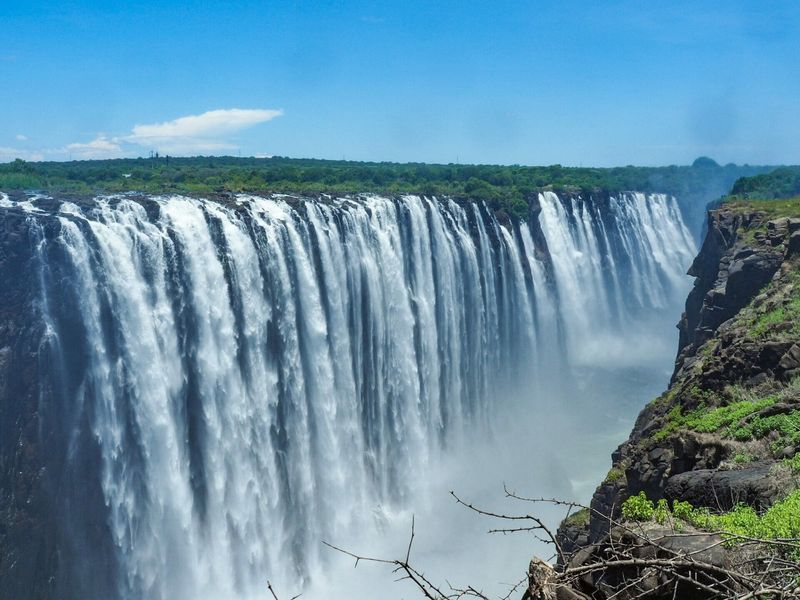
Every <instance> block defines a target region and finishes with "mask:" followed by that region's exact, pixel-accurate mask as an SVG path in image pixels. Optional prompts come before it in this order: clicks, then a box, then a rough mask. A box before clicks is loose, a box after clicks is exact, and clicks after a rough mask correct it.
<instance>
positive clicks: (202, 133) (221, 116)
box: [120, 108, 283, 153]
mask: <svg viewBox="0 0 800 600" xmlns="http://www.w3.org/2000/svg"><path fill="white" fill-rule="evenodd" d="M281 115H283V111H282V110H276V109H243V108H229V109H220V110H210V111H208V112H204V113H202V114H200V115H189V116H186V117H180V118H178V119H175V120H173V121H165V122H163V123H153V124H151V125H136V126H135V127H134V128H133V130H132V132H131V134H130V135H128V136H124V137H122V138H120V139H121V140H123V141H124V142H127V143H129V144H135V145H137V146H146V147H150V148H155V149H158V150H159V151H160V152H173V153H192V152H194V153H197V152H215V151H219V150H230V149H233V148H236V146H235V145H233V144H231V143H230V142H229V141H227V140H225V139H224V138H226V137H227V136H230V135H232V134H234V133H237V132H239V131H243V130H244V129H248V128H250V127H253V126H254V125H258V124H260V123H265V122H267V121H271V120H272V119H274V118H276V117H280V116H281Z"/></svg>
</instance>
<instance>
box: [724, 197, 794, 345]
mask: <svg viewBox="0 0 800 600" xmlns="http://www.w3.org/2000/svg"><path fill="white" fill-rule="evenodd" d="M799 208H800V207H799ZM797 214H800V212H798V213H797ZM795 267H796V268H794V269H793V270H791V271H789V272H788V273H787V274H786V275H785V276H784V277H783V278H781V279H780V280H776V281H775V280H774V281H771V282H770V283H768V284H767V286H766V287H765V288H764V291H765V292H767V293H768V294H769V295H770V297H771V301H770V302H765V303H762V304H756V303H755V302H754V303H751V304H750V305H749V306H747V307H746V308H744V309H742V311H741V312H740V313H739V315H738V316H737V322H738V325H741V326H743V327H746V328H747V332H746V336H747V337H748V338H751V339H764V338H773V339H776V338H786V337H793V338H796V337H799V336H800V265H795ZM779 286H780V288H779Z"/></svg>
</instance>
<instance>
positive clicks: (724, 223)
mask: <svg viewBox="0 0 800 600" xmlns="http://www.w3.org/2000/svg"><path fill="white" fill-rule="evenodd" d="M689 274H690V275H693V276H694V277H695V278H696V280H695V284H694V289H693V290H692V291H691V293H690V294H689V297H688V299H687V302H686V312H685V313H684V315H683V317H682V319H681V322H680V324H679V329H680V342H679V351H678V356H677V360H676V364H675V371H674V375H673V377H672V381H671V384H670V386H669V389H668V390H667V391H666V392H665V393H664V394H662V395H661V396H660V397H658V398H656V399H655V400H653V401H652V402H651V403H650V404H649V405H648V406H647V407H645V409H644V410H643V411H642V412H641V414H640V415H639V417H638V419H637V421H636V424H635V426H634V429H633V432H632V433H631V436H630V438H629V439H628V440H627V441H626V442H624V443H623V444H622V445H621V446H620V447H619V448H618V449H617V450H616V451H615V452H614V453H613V455H612V462H613V464H612V468H611V470H610V471H609V473H608V475H607V477H606V479H605V480H604V481H603V482H602V483H601V484H600V486H599V487H598V488H597V490H596V492H595V494H594V496H593V498H592V501H591V505H590V508H589V510H584V511H582V512H581V513H578V514H576V515H574V516H573V517H571V518H569V519H567V520H566V521H565V522H564V523H562V525H561V527H560V528H559V531H558V535H557V536H556V537H557V539H558V541H559V544H560V546H561V549H562V551H563V552H562V554H563V556H562V558H561V560H560V564H559V565H558V568H557V569H556V571H555V572H559V571H560V572H561V573H562V575H561V576H560V578H559V579H558V581H561V582H562V583H560V584H559V585H557V586H538V588H537V586H535V585H533V584H532V586H531V589H530V590H529V591H528V592H527V594H526V597H527V598H598V599H611V598H619V599H624V598H665V599H667V598H718V597H720V598H721V597H757V596H764V594H766V592H764V593H756V594H755V595H753V596H747V595H746V594H748V593H753V591H754V590H755V589H756V588H755V587H754V585H755V584H753V582H754V581H755V580H754V578H753V577H752V576H751V575H752V574H753V573H756V574H757V573H763V572H766V571H769V570H770V569H771V568H772V567H770V568H767V567H765V563H764V562H763V559H764V556H767V557H769V556H772V557H774V560H777V561H780V560H785V559H786V556H784V555H785V554H786V553H787V552H789V554H790V556H789V558H790V559H791V560H788V562H787V564H794V568H795V569H796V568H797V564H798V563H797V557H798V556H800V552H798V550H797V549H796V548H792V547H789V546H786V547H784V548H781V547H780V546H776V545H768V546H765V545H764V544H756V543H755V542H753V543H752V544H750V545H748V544H742V543H737V542H739V541H741V539H742V538H743V537H746V535H745V534H747V533H748V532H749V529H748V527H751V526H752V527H756V525H758V527H760V529H759V528H758V527H756V529H757V532H758V533H759V535H758V538H759V539H764V537H765V536H771V537H770V538H769V539H772V538H775V537H779V538H784V537H785V538H791V537H794V538H796V537H798V535H800V533H798V532H800V510H797V506H800V496H798V493H795V490H797V489H798V487H800V485H799V484H800V201H799V200H794V201H786V202H780V203H777V202H776V203H773V202H760V203H757V202H751V203H742V202H738V203H737V202H731V203H728V204H724V205H723V206H722V207H721V208H720V209H718V210H714V211H712V212H710V213H709V224H708V232H707V235H706V238H705V241H704V243H703V246H702V248H701V250H700V253H699V254H698V256H697V258H696V259H695V261H694V263H693V265H692V267H691V269H690V271H689ZM795 496H797V498H795ZM789 502H793V503H797V506H795V504H792V505H791V506H790V505H789V504H788V503H789ZM771 507H774V508H775V510H774V511H772V512H773V513H777V512H778V511H782V512H781V515H782V517H781V518H784V519H786V520H787V522H786V523H784V522H781V524H780V526H779V527H778V530H777V533H776V531H773V530H770V529H769V528H768V527H767V525H766V521H765V519H767V518H772V517H770V516H769V513H768V515H767V516H765V512H768V511H769V510H770V509H771ZM777 518H778V517H777V516H776V517H775V519H777ZM776 522H777V521H776ZM775 527H777V526H773V529H774V528H775ZM781 528H783V529H781ZM734 534H737V535H739V536H741V537H739V538H737V537H736V536H735V535H734ZM754 547H758V548H760V549H761V554H757V553H756V552H755V550H754V549H753V548H754ZM621 549H624V550H621ZM748 552H749V554H747V553H748ZM792 553H794V554H792ZM612 557H613V560H612ZM620 557H622V558H623V559H624V560H623V563H619V559H620ZM792 557H793V558H792ZM701 558H703V559H704V563H703V564H704V565H705V567H704V568H703V569H697V568H695V567H693V566H692V565H693V564H696V563H697V562H698V561H699V560H700V559H701ZM637 561H638V562H637ZM659 561H660V562H659ZM645 563H646V564H645ZM770 564H772V563H770ZM659 565H661V566H659ZM667 565H670V566H669V567H667ZM540 567H541V565H540V564H539V563H537V562H536V561H534V563H532V564H531V573H534V572H536V573H538V572H539V571H538V570H539V569H540ZM787 568H789V567H787ZM709 569H710V570H709ZM555 572H554V573H555ZM770 572H772V571H770ZM564 573H573V574H574V576H571V577H564V576H563V574H564ZM797 575H800V570H798V571H797V572H796V573H794V574H793V576H794V577H795V578H796V577H797ZM531 577H532V579H531V581H533V580H534V579H535V578H534V576H533V575H531ZM740 577H741V578H740ZM770 578H771V579H775V578H777V575H776V577H772V575H770ZM770 578H767V576H766V575H764V579H763V581H766V580H767V579H770ZM771 579H770V580H771ZM553 581H555V579H553ZM751 584H753V585H751ZM759 585H761V588H764V589H767V588H766V587H765V585H766V584H764V583H763V582H762V583H761V584H759ZM794 585H796V584H794ZM789 586H790V587H789V588H787V591H785V592H781V593H785V594H786V595H780V594H779V593H777V592H773V595H771V596H769V597H774V598H783V597H798V596H793V595H791V594H793V593H797V592H798V590H797V589H794V588H792V587H791V586H792V584H791V583H790V584H789ZM761 588H759V589H761Z"/></svg>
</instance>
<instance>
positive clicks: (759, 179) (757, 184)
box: [731, 167, 800, 200]
mask: <svg viewBox="0 0 800 600" xmlns="http://www.w3.org/2000/svg"><path fill="white" fill-rule="evenodd" d="M731 195H733V196H737V197H739V198H746V199H752V200H768V199H772V198H791V197H794V196H800V167H781V168H779V169H775V170H774V171H771V172H769V173H763V174H761V175H756V176H754V177H743V178H741V179H739V180H737V181H736V183H735V184H734V185H733V189H732V190H731Z"/></svg>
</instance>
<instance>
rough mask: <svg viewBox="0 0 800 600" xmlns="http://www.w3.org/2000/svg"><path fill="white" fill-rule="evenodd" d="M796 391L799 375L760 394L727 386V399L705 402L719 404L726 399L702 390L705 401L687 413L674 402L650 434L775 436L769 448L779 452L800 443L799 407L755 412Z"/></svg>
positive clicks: (660, 437) (662, 436) (741, 438)
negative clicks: (686, 432)
mask: <svg viewBox="0 0 800 600" xmlns="http://www.w3.org/2000/svg"><path fill="white" fill-rule="evenodd" d="M798 393H800V378H795V379H794V380H793V381H792V382H791V383H789V384H788V385H787V386H786V387H785V388H783V389H781V390H779V391H777V392H775V393H772V394H770V395H767V396H763V397H761V396H759V395H758V394H756V393H754V392H753V391H751V390H748V389H745V388H743V387H741V386H730V387H729V388H727V389H726V391H725V396H727V397H728V398H729V399H730V400H728V401H727V403H725V404H723V405H722V406H716V407H713V406H708V404H711V403H713V404H720V403H723V402H726V399H725V398H723V397H716V396H714V395H711V394H709V393H708V392H705V393H704V396H703V397H704V398H705V401H704V402H703V403H701V405H700V406H698V407H697V408H696V409H694V410H692V411H690V412H688V413H686V414H684V413H683V409H682V406H681V405H680V404H676V405H675V406H674V407H673V408H672V410H670V411H669V413H667V415H666V419H667V422H666V424H665V425H664V427H662V428H661V429H660V430H659V431H657V432H656V433H655V434H654V435H653V439H654V440H655V441H663V440H665V439H667V438H668V437H669V436H671V435H672V434H674V433H676V432H678V431H681V430H689V431H696V432H698V433H720V434H721V435H722V437H725V438H729V439H734V440H737V441H749V440H760V439H764V438H766V437H768V436H774V437H775V439H774V440H773V441H772V442H771V444H770V449H771V451H772V452H773V453H778V452H780V451H782V450H783V448H785V447H786V446H791V445H797V444H800V410H790V411H786V412H781V413H778V414H775V415H769V416H760V415H758V414H757V413H758V412H759V411H761V410H763V409H765V408H767V407H769V406H773V405H774V404H776V403H777V402H780V401H782V400H786V399H794V398H796V397H797V395H798ZM695 395H696V393H695ZM734 462H747V461H745V460H744V459H743V458H740V460H739V461H737V460H736V458H735V457H734Z"/></svg>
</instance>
